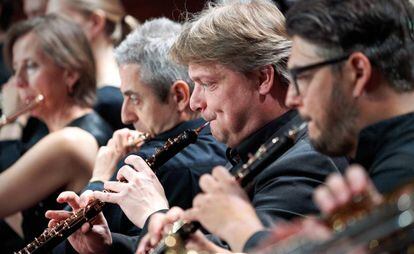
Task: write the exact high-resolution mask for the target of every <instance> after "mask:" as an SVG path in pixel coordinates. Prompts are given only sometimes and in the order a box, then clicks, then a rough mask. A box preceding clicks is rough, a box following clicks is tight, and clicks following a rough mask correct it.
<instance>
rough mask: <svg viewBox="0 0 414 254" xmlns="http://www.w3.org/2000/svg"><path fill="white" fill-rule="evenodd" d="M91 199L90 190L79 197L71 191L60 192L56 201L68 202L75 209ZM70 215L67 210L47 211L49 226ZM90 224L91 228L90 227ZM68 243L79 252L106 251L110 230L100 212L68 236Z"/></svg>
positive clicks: (109, 242)
mask: <svg viewBox="0 0 414 254" xmlns="http://www.w3.org/2000/svg"><path fill="white" fill-rule="evenodd" d="M92 200H93V197H92V192H91V191H86V192H84V193H83V194H82V195H81V196H80V197H79V196H78V195H76V193H74V192H71V191H65V192H62V193H61V194H60V195H59V197H58V198H57V202H58V203H68V204H69V205H70V206H71V207H72V209H73V211H77V210H79V209H81V208H83V207H85V206H86V205H87V204H89V203H90V202H91V201H92ZM71 215H72V212H68V211H64V210H61V211H51V210H49V211H47V212H46V218H48V219H50V221H49V227H53V226H55V225H56V224H57V223H59V222H60V221H62V220H65V219H67V218H68V217H70V216H71ZM91 225H92V228H91ZM68 240H69V242H70V244H71V245H72V246H73V248H74V249H75V250H76V251H77V252H79V253H85V254H89V253H107V252H108V249H109V246H110V245H111V244H112V237H111V232H110V230H109V227H108V223H107V222H106V220H105V217H104V216H103V214H102V213H100V214H99V215H98V216H97V217H96V218H95V220H93V221H92V222H91V223H85V224H83V225H82V227H81V228H80V229H78V230H77V231H76V232H75V233H73V234H72V235H71V236H70V237H69V238H68Z"/></svg>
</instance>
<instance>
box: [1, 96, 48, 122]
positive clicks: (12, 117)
mask: <svg viewBox="0 0 414 254" xmlns="http://www.w3.org/2000/svg"><path fill="white" fill-rule="evenodd" d="M43 100H44V97H43V95H41V94H39V95H37V96H36V97H35V98H34V100H33V101H31V102H29V103H27V104H26V105H25V106H24V107H23V108H21V109H19V110H17V111H16V112H14V113H13V114H10V115H9V116H6V115H2V116H1V118H0V128H1V127H3V126H4V125H7V124H9V123H12V122H14V121H16V119H17V118H18V117H19V116H21V115H23V114H24V113H26V112H28V111H29V110H32V109H33V108H35V107H36V106H37V105H39V103H40V102H42V101H43Z"/></svg>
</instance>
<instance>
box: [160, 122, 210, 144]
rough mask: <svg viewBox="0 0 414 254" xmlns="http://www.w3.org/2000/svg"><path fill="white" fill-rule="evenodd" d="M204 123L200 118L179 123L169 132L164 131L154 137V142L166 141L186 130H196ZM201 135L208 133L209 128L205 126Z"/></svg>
mask: <svg viewBox="0 0 414 254" xmlns="http://www.w3.org/2000/svg"><path fill="white" fill-rule="evenodd" d="M205 122H206V121H205V120H204V119H202V118H197V119H194V120H190V121H185V122H182V123H179V124H178V125H176V126H175V127H174V128H172V129H171V130H168V131H165V132H163V133H160V134H158V135H157V136H155V137H154V140H157V139H158V140H166V139H168V138H171V137H176V136H178V135H180V134H181V133H183V132H184V131H185V130H188V129H196V128H198V127H200V126H202V125H203V124H204V123H205ZM201 133H210V126H206V127H205V128H204V129H203V130H202V131H201Z"/></svg>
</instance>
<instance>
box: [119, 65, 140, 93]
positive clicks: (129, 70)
mask: <svg viewBox="0 0 414 254" xmlns="http://www.w3.org/2000/svg"><path fill="white" fill-rule="evenodd" d="M119 75H120V77H121V91H122V92H126V91H138V90H141V89H145V87H146V86H143V84H142V82H141V75H140V67H139V65H138V64H121V65H120V66H119Z"/></svg>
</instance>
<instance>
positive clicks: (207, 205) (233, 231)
mask: <svg viewBox="0 0 414 254" xmlns="http://www.w3.org/2000/svg"><path fill="white" fill-rule="evenodd" d="M200 188H201V189H202V190H203V192H204V193H201V194H198V195H197V196H196V197H195V199H194V201H193V208H191V209H189V210H187V211H186V212H185V214H184V216H183V218H184V219H185V220H189V221H199V222H200V223H201V224H202V225H203V226H204V227H205V228H206V229H207V230H208V231H210V232H211V233H213V234H216V235H217V236H219V237H220V238H222V239H223V240H225V241H227V243H228V244H230V246H231V249H232V250H233V251H241V250H242V249H243V246H244V244H245V242H246V241H247V240H248V239H249V237H250V236H251V235H252V234H253V233H255V232H257V231H259V230H261V229H263V225H262V223H261V222H260V220H259V218H258V217H257V215H256V211H255V209H254V207H253V206H252V205H251V204H250V201H249V198H248V197H247V195H246V193H245V192H244V190H243V189H242V188H241V187H240V186H239V184H238V183H237V182H236V180H235V179H234V177H233V176H231V175H230V173H229V172H228V170H227V169H225V168H224V167H216V168H214V169H213V172H212V175H203V176H202V177H201V178H200Z"/></svg>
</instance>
